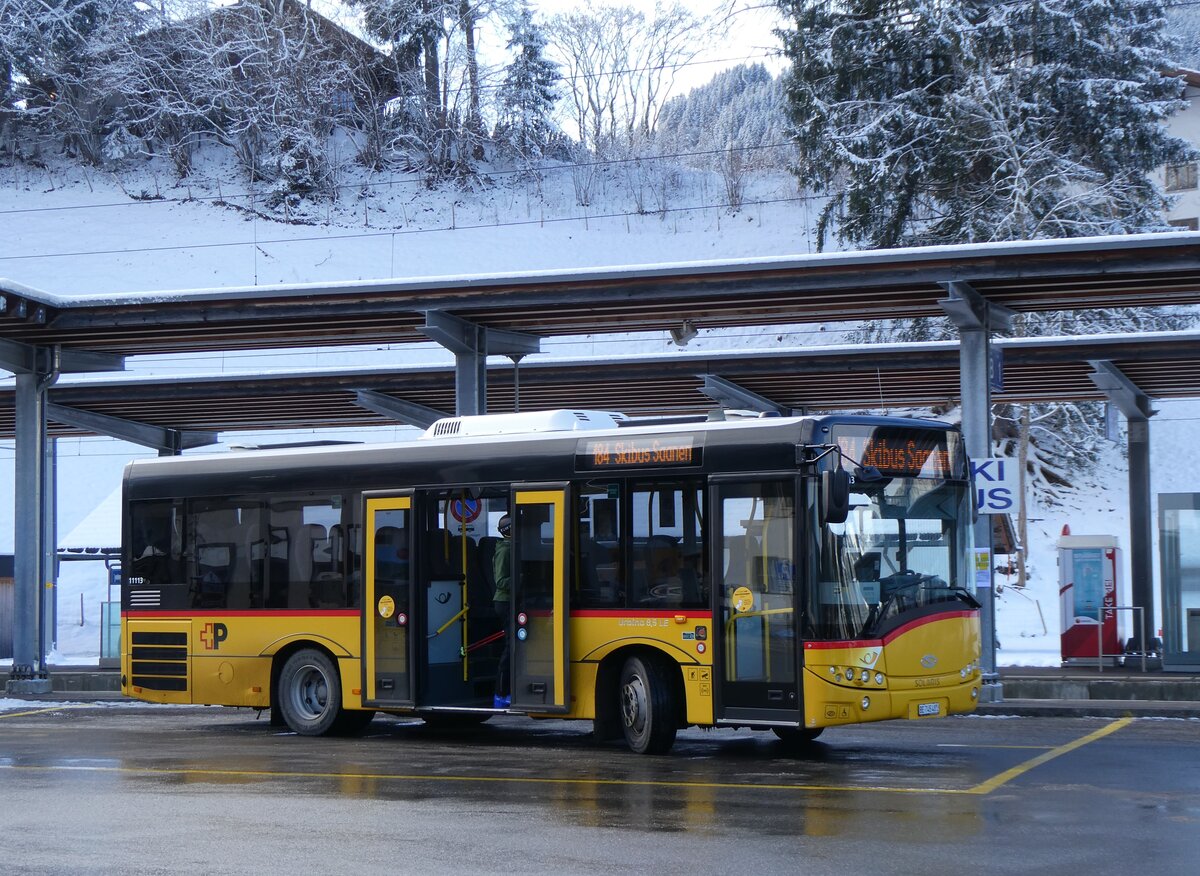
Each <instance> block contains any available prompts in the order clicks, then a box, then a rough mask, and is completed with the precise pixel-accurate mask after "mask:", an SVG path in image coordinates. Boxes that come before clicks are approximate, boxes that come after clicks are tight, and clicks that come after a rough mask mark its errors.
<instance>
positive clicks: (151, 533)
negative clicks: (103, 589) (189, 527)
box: [125, 501, 185, 587]
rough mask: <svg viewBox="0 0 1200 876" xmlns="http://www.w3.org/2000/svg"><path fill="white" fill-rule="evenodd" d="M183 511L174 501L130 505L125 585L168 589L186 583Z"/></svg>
mask: <svg viewBox="0 0 1200 876" xmlns="http://www.w3.org/2000/svg"><path fill="white" fill-rule="evenodd" d="M181 510H182V509H181V508H180V507H179V506H177V505H176V504H174V503H173V502H171V501H163V502H134V503H133V504H132V505H131V506H130V509H129V516H130V532H129V554H128V557H129V562H128V563H126V564H125V568H126V569H127V570H128V575H127V577H126V578H125V581H126V583H128V584H129V585H131V586H134V587H165V586H167V585H169V584H183V583H184V582H185V576H184V570H183V527H182V525H181Z"/></svg>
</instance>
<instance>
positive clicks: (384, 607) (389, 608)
mask: <svg viewBox="0 0 1200 876" xmlns="http://www.w3.org/2000/svg"><path fill="white" fill-rule="evenodd" d="M395 613H396V600H394V599H392V597H390V596H381V597H379V616H380V617H381V618H384V619H385V620H386V619H387V618H389V617H391V616H392V615H393V614H395Z"/></svg>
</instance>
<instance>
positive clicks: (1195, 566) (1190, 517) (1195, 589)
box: [1159, 494, 1200, 654]
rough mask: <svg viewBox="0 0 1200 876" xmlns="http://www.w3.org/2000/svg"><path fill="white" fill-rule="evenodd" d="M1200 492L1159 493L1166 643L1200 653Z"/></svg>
mask: <svg viewBox="0 0 1200 876" xmlns="http://www.w3.org/2000/svg"><path fill="white" fill-rule="evenodd" d="M1168 504H1175V505H1196V504H1200V496H1196V495H1188V494H1180V495H1174V494H1165V495H1161V496H1159V507H1160V512H1159V516H1160V521H1161V523H1160V527H1161V530H1160V532H1159V546H1160V550H1161V551H1162V578H1163V586H1162V597H1163V645H1164V647H1165V648H1166V650H1167V651H1168V652H1172V653H1187V652H1192V653H1195V654H1200V508H1195V507H1175V508H1171V507H1167V505H1168Z"/></svg>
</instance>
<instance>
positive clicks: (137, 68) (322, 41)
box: [106, 0, 382, 198]
mask: <svg viewBox="0 0 1200 876" xmlns="http://www.w3.org/2000/svg"><path fill="white" fill-rule="evenodd" d="M158 14H159V15H160V16H161V17H160V18H159V19H158V20H157V21H156V22H155V23H154V25H153V26H152V27H150V28H148V29H146V30H145V31H144V32H142V33H141V34H138V35H136V36H135V37H134V38H132V39H128V40H126V41H125V43H124V45H123V46H122V47H120V49H114V50H113V51H111V52H110V53H109V54H108V56H107V59H106V60H107V67H106V74H107V81H108V83H109V87H110V88H111V89H112V90H113V91H115V92H116V93H118V94H120V95H122V99H121V102H120V104H119V107H118V109H117V114H116V117H117V120H118V121H119V122H120V124H121V126H122V128H123V129H124V130H126V131H129V132H132V133H134V134H136V135H137V136H138V137H140V138H142V139H143V140H144V141H145V142H146V143H147V147H148V148H149V149H151V150H157V149H158V148H160V147H161V148H163V149H165V150H166V151H167V153H168V154H169V155H170V156H171V158H172V159H173V161H174V163H175V166H176V168H177V169H178V170H179V172H180V173H181V174H185V173H186V172H187V171H188V168H189V166H190V156H191V152H192V150H193V149H194V148H195V146H196V144H197V142H198V141H199V138H201V137H202V136H206V135H211V136H213V137H215V138H217V139H218V140H219V141H220V142H222V143H225V144H226V145H228V146H229V147H231V148H232V149H233V151H234V154H235V155H236V156H237V158H238V160H239V162H240V163H241V164H242V166H243V167H244V168H245V169H246V171H247V172H248V173H249V174H250V176H251V178H252V179H262V180H268V181H271V182H273V183H274V184H275V186H274V189H275V193H274V197H276V198H284V197H288V196H291V195H301V196H312V195H320V196H325V195H329V194H331V193H332V191H333V188H332V183H333V181H332V169H331V167H330V165H329V159H328V157H327V155H326V139H327V138H328V136H329V134H330V133H331V131H332V130H333V128H334V127H335V126H336V125H338V124H346V125H348V126H351V127H356V125H354V121H355V118H354V117H355V116H356V114H361V116H362V117H364V118H366V119H368V120H369V119H370V118H372V117H374V116H375V115H376V114H377V110H378V106H379V104H380V102H381V101H380V94H379V91H380V90H381V88H382V84H381V83H380V82H379V81H378V78H379V69H378V68H379V66H380V64H379V62H380V60H381V56H379V55H378V53H376V52H375V51H374V50H373V49H372V48H371V47H370V46H368V45H367V44H365V43H363V42H362V41H360V40H357V39H356V38H354V37H352V36H351V35H350V34H348V33H346V32H345V31H343V30H341V29H340V28H337V27H335V26H334V25H333V24H332V23H331V22H330V21H329V20H327V19H325V18H323V17H322V16H319V15H317V14H316V13H313V12H312V11H311V10H309V9H307V8H306V7H305V6H303V5H301V4H300V3H298V2H296V0H242V2H240V3H238V4H236V5H233V6H227V7H221V8H216V9H214V8H212V7H211V6H209V5H208V4H206V3H203V2H194V0H178V2H175V3H171V4H169V5H168V4H167V3H165V2H164V4H163V5H161V6H160V7H159V10H158Z"/></svg>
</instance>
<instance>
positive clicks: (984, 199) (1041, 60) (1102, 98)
mask: <svg viewBox="0 0 1200 876" xmlns="http://www.w3.org/2000/svg"><path fill="white" fill-rule="evenodd" d="M778 3H779V6H780V8H781V9H782V10H783V11H784V13H785V14H786V16H787V17H788V19H789V21H790V24H791V27H790V28H789V29H786V30H783V31H781V32H780V35H781V37H782V38H783V41H784V53H785V55H786V56H787V57H788V58H790V59H791V61H792V64H793V66H792V69H791V71H790V73H789V75H788V76H787V79H786V89H787V97H788V104H789V107H788V109H789V115H790V119H791V122H792V124H793V127H794V131H795V136H796V140H797V142H798V144H799V146H800V148H801V152H802V156H801V162H800V165H799V170H798V173H799V176H800V180H801V182H802V184H804V185H806V186H808V187H810V188H811V189H813V190H814V191H816V192H819V193H821V192H823V193H827V194H828V195H829V196H830V199H829V202H828V205H827V206H826V208H825V209H824V211H823V213H822V215H821V219H820V223H819V226H818V232H819V234H818V238H819V241H820V242H821V243H822V244H823V243H824V240H825V238H826V237H827V235H828V232H829V231H830V228H831V223H832V222H834V220H836V229H837V235H838V238H839V239H840V240H841V241H842V242H843V243H844V244H848V245H852V246H868V247H890V246H898V245H904V244H925V243H929V244H936V243H958V242H971V241H985V240H1013V239H1031V238H1045V237H1070V236H1080V235H1088V234H1097V233H1128V232H1135V231H1145V230H1151V229H1158V228H1161V227H1163V221H1162V218H1161V217H1162V211H1163V208H1164V206H1165V201H1164V198H1163V195H1162V193H1161V192H1160V191H1159V190H1158V188H1157V187H1156V186H1155V185H1154V184H1153V183H1152V182H1151V180H1150V178H1149V173H1150V172H1151V171H1152V170H1153V169H1154V168H1156V167H1158V166H1160V165H1162V164H1164V163H1168V162H1176V161H1181V160H1184V159H1186V158H1187V157H1188V156H1189V155H1190V152H1191V150H1190V148H1189V147H1188V146H1187V145H1186V144H1185V143H1184V142H1183V141H1181V140H1179V139H1177V138H1174V137H1171V136H1169V135H1168V134H1167V133H1166V131H1165V129H1164V127H1163V122H1164V121H1165V120H1166V119H1167V118H1168V117H1169V116H1170V115H1171V114H1172V113H1174V112H1176V111H1177V110H1178V109H1179V108H1180V107H1181V105H1182V104H1181V101H1180V93H1181V90H1180V85H1179V82H1178V80H1176V79H1173V78H1171V77H1169V76H1167V75H1165V74H1164V73H1163V72H1162V71H1163V70H1166V69H1168V68H1169V67H1170V66H1171V64H1170V60H1169V55H1168V50H1169V43H1168V41H1167V39H1166V37H1165V35H1164V32H1163V23H1164V19H1163V3H1162V2H1161V0H1030V2H1027V3H1007V2H1006V3H996V2H990V0H957V2H955V0H843V2H839V3H836V4H830V3H828V2H827V0H778Z"/></svg>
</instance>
